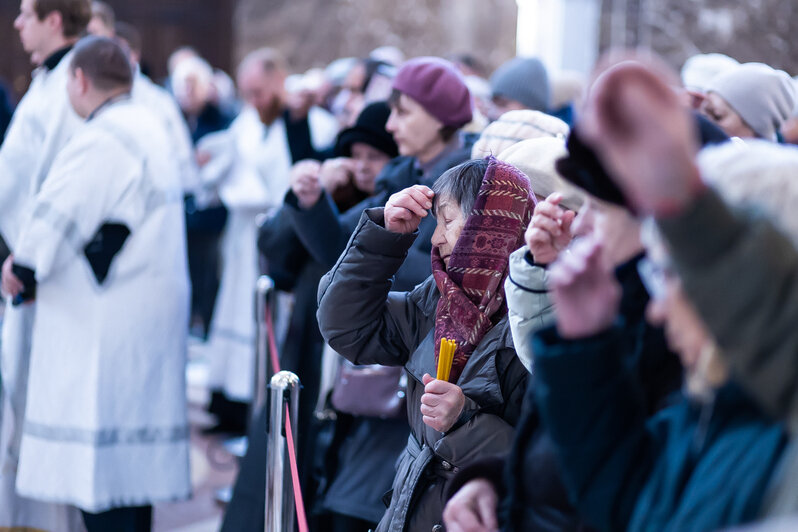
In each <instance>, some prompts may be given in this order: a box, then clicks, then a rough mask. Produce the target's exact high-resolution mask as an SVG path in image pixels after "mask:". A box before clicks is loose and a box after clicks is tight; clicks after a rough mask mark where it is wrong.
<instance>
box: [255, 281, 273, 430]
mask: <svg viewBox="0 0 798 532" xmlns="http://www.w3.org/2000/svg"><path fill="white" fill-rule="evenodd" d="M273 290H274V281H273V280H272V278H271V277H269V276H268V275H261V276H260V277H259V278H258V282H257V283H256V285H255V320H256V325H257V330H256V336H255V371H254V372H253V373H254V376H253V378H254V379H255V382H254V383H253V384H254V390H255V393H254V396H253V398H252V406H251V409H250V423H254V422H255V417H256V416H257V415H258V412H259V411H260V409H261V408H262V407H263V405H264V404H265V403H266V393H267V392H266V388H267V387H268V383H269V380H270V379H271V377H272V375H273V374H274V369H275V368H273V367H271V363H270V362H269V331H268V328H267V327H266V310H267V308H269V307H272V310H274V309H273V306H274V299H275V298H274V297H273V295H274V294H273ZM272 315H274V313H272Z"/></svg>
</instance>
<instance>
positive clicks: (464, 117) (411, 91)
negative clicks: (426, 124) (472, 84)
mask: <svg viewBox="0 0 798 532" xmlns="http://www.w3.org/2000/svg"><path fill="white" fill-rule="evenodd" d="M393 88H394V89H395V90H398V91H399V92H401V93H403V94H407V95H408V96H410V97H411V98H413V99H414V100H415V101H417V102H418V103H419V104H421V107H423V108H424V110H425V111H427V112H428V113H429V114H431V115H432V116H434V117H435V118H437V119H438V120H439V121H440V122H441V123H442V124H443V125H445V126H451V127H456V128H459V127H462V126H464V125H466V124H467V123H469V122H470V121H471V94H470V93H469V92H468V87H466V84H465V82H464V81H463V77H462V76H461V75H460V73H459V72H458V71H457V68H456V67H455V66H454V65H453V64H452V63H450V62H449V61H446V60H445V59H441V58H439V57H416V58H415V59H411V60H410V61H408V62H407V63H405V64H404V65H403V66H402V68H401V69H399V72H398V73H397V74H396V77H395V78H394V80H393Z"/></svg>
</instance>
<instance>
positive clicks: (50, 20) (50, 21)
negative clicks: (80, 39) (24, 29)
mask: <svg viewBox="0 0 798 532" xmlns="http://www.w3.org/2000/svg"><path fill="white" fill-rule="evenodd" d="M44 22H45V24H47V27H48V28H50V29H51V30H52V31H53V32H62V31H63V29H64V17H63V16H62V15H61V12H60V11H51V12H50V13H49V14H48V15H47V16H46V17H45V18H44Z"/></svg>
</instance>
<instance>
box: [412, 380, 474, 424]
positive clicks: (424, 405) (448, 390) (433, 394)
mask: <svg viewBox="0 0 798 532" xmlns="http://www.w3.org/2000/svg"><path fill="white" fill-rule="evenodd" d="M422 382H423V383H424V395H422V396H421V414H422V416H423V417H422V421H423V422H424V423H425V424H426V425H428V426H430V427H432V428H433V429H435V430H437V431H438V432H446V431H447V430H449V429H450V428H452V427H453V426H454V424H455V423H456V422H457V419H458V418H459V417H460V413H461V412H462V411H463V407H464V406H465V395H463V390H461V389H460V387H459V386H457V385H456V384H452V383H450V382H446V381H445V380H441V379H433V378H432V376H431V375H430V374H428V373H425V374H424V377H423V379H422Z"/></svg>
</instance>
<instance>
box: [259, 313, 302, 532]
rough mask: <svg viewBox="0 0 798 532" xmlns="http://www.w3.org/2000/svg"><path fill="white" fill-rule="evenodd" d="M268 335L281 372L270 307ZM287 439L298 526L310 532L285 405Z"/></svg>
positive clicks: (267, 324)
mask: <svg viewBox="0 0 798 532" xmlns="http://www.w3.org/2000/svg"><path fill="white" fill-rule="evenodd" d="M266 334H267V336H268V337H269V355H270V357H271V361H272V368H274V372H275V373H278V372H279V371H280V357H279V355H278V354H277V341H276V340H275V337H274V322H273V320H272V313H271V309H270V308H269V306H268V305H267V306H266ZM285 438H286V440H287V442H288V461H289V462H290V465H291V480H292V481H293V484H294V506H295V507H296V515H297V522H298V523H297V524H298V525H299V532H308V518H307V515H306V514H305V501H304V500H303V499H302V486H301V484H300V483H299V468H298V467H297V462H296V448H295V446H294V433H293V431H292V430H291V418H290V413H289V411H288V405H285Z"/></svg>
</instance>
